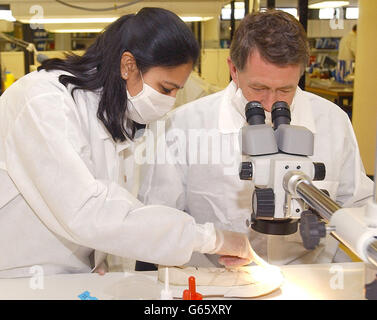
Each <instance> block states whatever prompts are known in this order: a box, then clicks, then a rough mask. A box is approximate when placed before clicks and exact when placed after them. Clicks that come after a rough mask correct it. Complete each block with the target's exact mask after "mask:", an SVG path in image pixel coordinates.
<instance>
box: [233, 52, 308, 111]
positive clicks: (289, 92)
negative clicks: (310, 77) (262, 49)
mask: <svg viewBox="0 0 377 320" xmlns="http://www.w3.org/2000/svg"><path fill="white" fill-rule="evenodd" d="M228 64H229V68H230V72H231V76H232V79H233V81H234V82H235V83H236V84H237V85H238V87H240V88H241V90H242V93H243V95H244V96H245V98H246V99H247V100H248V101H259V102H260V103H261V104H262V106H263V108H264V110H266V111H268V112H271V108H272V105H273V104H274V102H276V101H285V102H287V103H288V105H291V103H292V100H293V97H294V95H295V92H296V87H297V85H298V82H299V80H300V76H301V66H300V65H299V64H298V65H287V66H284V67H280V66H277V65H275V64H272V63H269V62H267V61H265V60H263V59H262V57H261V56H260V54H259V52H258V50H254V51H253V53H252V54H251V55H250V56H249V58H248V60H247V63H246V65H245V67H244V70H242V71H238V70H236V67H235V66H234V64H233V63H232V61H231V60H230V59H228Z"/></svg>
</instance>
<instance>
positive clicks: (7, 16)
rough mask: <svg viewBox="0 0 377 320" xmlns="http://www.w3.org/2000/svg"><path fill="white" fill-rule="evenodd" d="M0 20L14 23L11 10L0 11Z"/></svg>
mask: <svg viewBox="0 0 377 320" xmlns="http://www.w3.org/2000/svg"><path fill="white" fill-rule="evenodd" d="M0 20H7V21H16V19H15V17H13V16H12V11H11V10H0Z"/></svg>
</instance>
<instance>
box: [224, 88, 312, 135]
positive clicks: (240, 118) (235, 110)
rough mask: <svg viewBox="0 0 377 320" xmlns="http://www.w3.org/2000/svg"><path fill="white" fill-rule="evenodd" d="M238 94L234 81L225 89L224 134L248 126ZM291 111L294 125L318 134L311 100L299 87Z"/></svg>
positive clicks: (235, 131)
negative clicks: (236, 95) (238, 102)
mask: <svg viewBox="0 0 377 320" xmlns="http://www.w3.org/2000/svg"><path fill="white" fill-rule="evenodd" d="M236 92H237V85H236V84H235V83H234V82H233V81H231V82H230V83H229V85H228V86H227V87H226V88H225V89H224V94H223V97H222V100H221V103H220V108H219V121H218V125H219V130H220V132H221V133H223V134H228V133H237V132H239V130H240V129H241V128H242V127H243V126H244V125H245V124H246V118H245V115H244V114H243V113H241V110H240V108H239V106H237V101H236V99H234V97H235V94H236ZM298 106H299V107H298ZM290 109H291V118H292V120H291V124H292V125H300V126H304V127H306V128H308V129H309V130H310V131H311V132H313V133H315V132H316V127H315V122H314V118H313V113H312V110H311V105H310V100H309V98H308V97H307V96H306V95H305V94H304V92H303V91H302V90H301V89H300V88H299V87H297V89H296V93H295V96H294V98H293V101H292V104H291V106H290Z"/></svg>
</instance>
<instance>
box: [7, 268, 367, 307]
mask: <svg viewBox="0 0 377 320" xmlns="http://www.w3.org/2000/svg"><path fill="white" fill-rule="evenodd" d="M281 270H282V273H283V275H284V282H283V284H282V286H281V287H280V288H279V289H277V290H276V291H274V292H272V293H270V294H267V295H265V296H262V297H259V298H257V299H296V300H297V299H298V300H303V299H352V300H357V299H364V285H365V276H364V273H365V272H364V270H365V266H364V263H362V262H350V263H336V264H316V265H314V264H313V265H290V266H282V267H281ZM33 281H34V282H33ZM38 281H39V282H38V286H36V285H35V284H36V282H35V279H32V278H18V279H0V299H2V300H4V299H5V300H7V299H20V300H24V299H30V300H35V299H37V300H39V299H48V300H60V299H62V300H80V298H79V297H78V296H79V295H80V294H82V293H83V292H85V291H89V293H90V296H91V297H96V298H97V299H99V300H102V299H106V300H113V299H115V300H118V299H134V300H138V299H148V300H154V299H159V298H160V291H161V289H162V288H163V284H162V283H160V282H159V281H158V280H157V272H156V271H148V272H124V273H123V272H110V273H106V274H105V275H103V276H100V275H98V274H93V273H89V274H62V275H53V276H45V277H43V278H41V279H39V280H38ZM42 287H43V288H42ZM33 288H35V289H33ZM197 291H198V292H200V287H197ZM217 299H219V298H217Z"/></svg>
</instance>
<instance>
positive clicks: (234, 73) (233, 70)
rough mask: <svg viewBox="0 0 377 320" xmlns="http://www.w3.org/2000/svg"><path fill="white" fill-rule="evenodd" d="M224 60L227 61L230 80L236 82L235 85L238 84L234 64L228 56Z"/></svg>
mask: <svg viewBox="0 0 377 320" xmlns="http://www.w3.org/2000/svg"><path fill="white" fill-rule="evenodd" d="M226 62H227V63H228V67H229V73H230V76H231V77H232V80H233V81H234V82H235V83H236V84H237V86H239V83H238V77H237V69H236V66H235V65H234V63H233V61H232V60H231V59H230V57H228V58H227V59H226Z"/></svg>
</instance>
